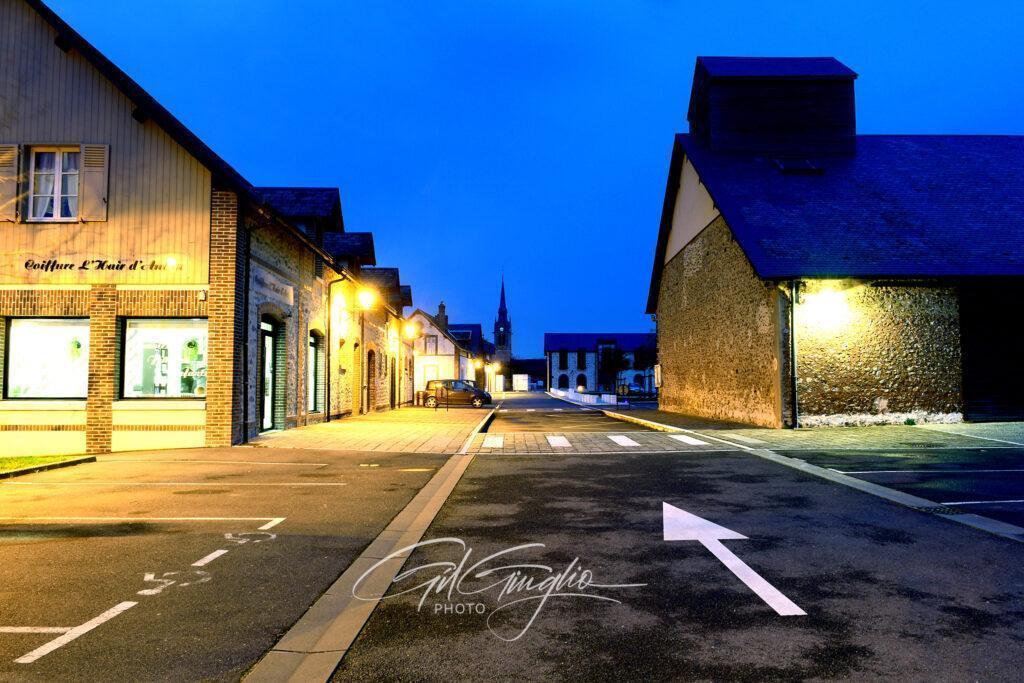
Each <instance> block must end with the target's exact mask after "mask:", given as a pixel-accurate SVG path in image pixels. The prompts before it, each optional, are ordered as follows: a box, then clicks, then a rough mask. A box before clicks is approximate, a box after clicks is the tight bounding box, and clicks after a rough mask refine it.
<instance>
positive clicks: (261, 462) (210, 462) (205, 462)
mask: <svg viewBox="0 0 1024 683" xmlns="http://www.w3.org/2000/svg"><path fill="white" fill-rule="evenodd" d="M99 461H100V462H137V463H142V464H149V463H151V462H158V463H172V462H187V463H193V464H198V465H291V466H293V467H327V465H328V463H326V462H268V461H264V460H150V459H148V458H104V457H102V456H100V459H99Z"/></svg>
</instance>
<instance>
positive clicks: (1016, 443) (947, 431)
mask: <svg viewBox="0 0 1024 683" xmlns="http://www.w3.org/2000/svg"><path fill="white" fill-rule="evenodd" d="M917 427H918V429H927V430H928V431H930V432H939V433H940V434H956V435H957V436H966V437H967V438H968V439H981V440H983V441H996V442H998V443H1008V444H1010V445H1011V446H1024V443H1020V442H1019V441H1007V440H1006V439H994V438H992V437H991V436H978V435H977V434H965V433H964V432H954V431H953V430H951V429H937V428H935V427H929V426H928V425H917Z"/></svg>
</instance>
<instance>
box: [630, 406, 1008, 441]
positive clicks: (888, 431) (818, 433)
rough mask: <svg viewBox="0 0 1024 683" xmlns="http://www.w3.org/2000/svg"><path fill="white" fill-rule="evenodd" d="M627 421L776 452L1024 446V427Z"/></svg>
mask: <svg viewBox="0 0 1024 683" xmlns="http://www.w3.org/2000/svg"><path fill="white" fill-rule="evenodd" d="M621 414H622V415H623V416H626V417H636V418H641V419H644V420H651V421H653V422H658V423H660V424H664V425H669V426H672V427H679V428H680V429H687V430H692V431H695V432H699V433H702V434H707V435H708V436H709V437H716V438H719V439H725V440H727V441H730V442H732V443H734V444H739V445H742V446H749V447H752V448H767V449H771V450H801V449H813V450H819V449H857V450H863V449H883V450H885V449H907V448H912V449H916V448H982V447H998V446H1000V445H1004V446H1014V445H1017V446H1021V445H1024V423H1021V422H1003V423H984V424H975V423H966V422H961V423H957V424H924V425H877V426H870V427H817V428H812V429H765V428H761V427H751V426H750V425H742V424H735V423H728V422H720V421H716V420H709V419H704V418H699V417H693V416H690V415H679V414H677V413H668V412H664V411H661V410H628V411H621Z"/></svg>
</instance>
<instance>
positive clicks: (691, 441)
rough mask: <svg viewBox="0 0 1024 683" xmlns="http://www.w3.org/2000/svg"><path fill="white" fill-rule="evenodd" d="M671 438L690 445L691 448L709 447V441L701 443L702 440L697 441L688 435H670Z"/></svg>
mask: <svg viewBox="0 0 1024 683" xmlns="http://www.w3.org/2000/svg"><path fill="white" fill-rule="evenodd" d="M669 437H670V438H672V439H675V440H676V441H682V442H683V443H685V444H690V445H691V446H707V445H708V442H707V441H701V440H700V439H695V438H693V437H692V436H687V435H686V434H669Z"/></svg>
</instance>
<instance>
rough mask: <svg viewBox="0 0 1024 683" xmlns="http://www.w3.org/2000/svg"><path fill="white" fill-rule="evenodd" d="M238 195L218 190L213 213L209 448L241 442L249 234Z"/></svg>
mask: <svg viewBox="0 0 1024 683" xmlns="http://www.w3.org/2000/svg"><path fill="white" fill-rule="evenodd" d="M242 232H243V231H242V230H241V228H240V225H239V213H238V197H237V196H236V195H235V193H234V192H229V191H223V190H214V191H213V198H212V201H211V215H210V293H209V301H208V303H207V312H208V317H209V321H208V325H209V342H208V344H209V346H208V355H209V359H208V361H207V379H206V445H207V446H229V445H231V444H232V443H237V442H238V441H240V440H241V436H242V435H241V432H240V430H239V429H238V428H237V427H236V426H235V424H236V422H237V421H236V420H235V415H239V416H240V415H241V395H240V394H239V393H238V392H239V387H237V386H236V381H235V379H236V378H237V377H240V376H241V370H242V366H241V358H240V354H237V353H236V352H235V351H236V348H238V347H239V346H240V343H239V342H240V340H241V328H240V326H239V324H240V321H241V313H242V312H241V308H240V306H241V301H242V295H243V294H242V291H241V289H240V288H241V287H242V286H244V280H243V278H242V267H243V264H242V263H241V258H240V254H241V253H243V252H242V249H243V248H244V242H243V239H244V236H243V234H242Z"/></svg>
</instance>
